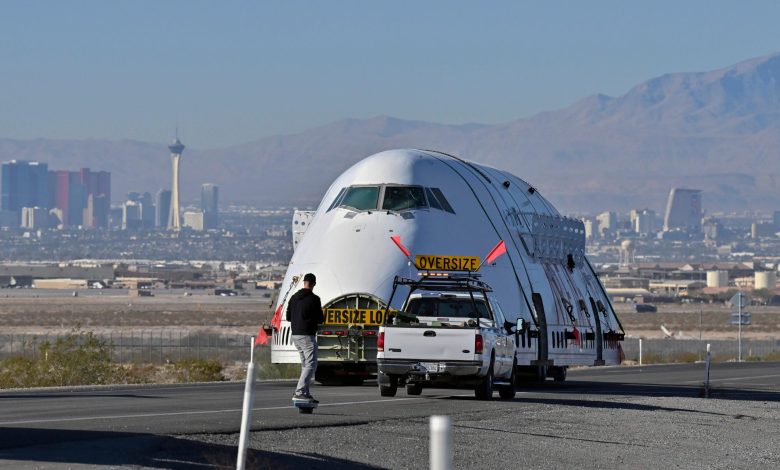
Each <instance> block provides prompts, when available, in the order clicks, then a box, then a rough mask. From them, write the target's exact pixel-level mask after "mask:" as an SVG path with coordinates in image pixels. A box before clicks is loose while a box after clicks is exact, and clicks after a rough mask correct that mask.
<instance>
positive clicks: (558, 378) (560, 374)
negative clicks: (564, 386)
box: [550, 367, 566, 383]
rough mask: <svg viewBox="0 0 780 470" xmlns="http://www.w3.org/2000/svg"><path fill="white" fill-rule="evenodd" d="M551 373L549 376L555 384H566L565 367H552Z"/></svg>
mask: <svg viewBox="0 0 780 470" xmlns="http://www.w3.org/2000/svg"><path fill="white" fill-rule="evenodd" d="M550 372H551V374H550V375H551V376H552V378H553V380H554V381H555V382H557V383H563V382H566V367H553V368H552V370H551V371H550Z"/></svg>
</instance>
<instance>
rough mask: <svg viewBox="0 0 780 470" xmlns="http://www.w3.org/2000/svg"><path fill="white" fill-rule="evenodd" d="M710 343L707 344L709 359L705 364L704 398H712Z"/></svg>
mask: <svg viewBox="0 0 780 470" xmlns="http://www.w3.org/2000/svg"><path fill="white" fill-rule="evenodd" d="M711 357H712V356H711V354H710V343H707V358H706V359H705V362H704V398H709V397H710V361H711V359H710V358H711Z"/></svg>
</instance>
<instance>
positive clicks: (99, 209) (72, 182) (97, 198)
mask: <svg viewBox="0 0 780 470" xmlns="http://www.w3.org/2000/svg"><path fill="white" fill-rule="evenodd" d="M49 175H50V177H49V181H50V186H51V188H52V190H53V191H52V197H51V202H50V207H56V208H58V209H60V210H61V211H62V217H63V220H62V225H64V226H71V227H76V226H84V227H89V228H98V227H101V228H105V227H107V226H108V211H109V208H110V204H111V173H109V172H107V171H97V172H93V171H90V169H89V168H82V169H81V170H79V171H67V170H58V171H51V172H49ZM90 196H92V198H91V199H92V203H91V205H90Z"/></svg>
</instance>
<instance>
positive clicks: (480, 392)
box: [474, 357, 493, 400]
mask: <svg viewBox="0 0 780 470" xmlns="http://www.w3.org/2000/svg"><path fill="white" fill-rule="evenodd" d="M474 396H475V397H477V400H492V399H493V358H492V357H491V358H490V367H489V368H488V371H487V374H485V378H483V379H482V382H480V383H479V385H477V386H476V387H475V388H474Z"/></svg>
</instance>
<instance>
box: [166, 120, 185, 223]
mask: <svg viewBox="0 0 780 470" xmlns="http://www.w3.org/2000/svg"><path fill="white" fill-rule="evenodd" d="M168 149H169V150H170V151H171V163H172V164H173V184H172V185H171V212H170V216H169V217H168V229H169V230H181V212H180V211H179V162H180V161H181V154H182V152H184V144H182V143H181V141H180V140H179V133H178V132H176V139H174V141H173V142H171V145H169V146H168Z"/></svg>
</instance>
